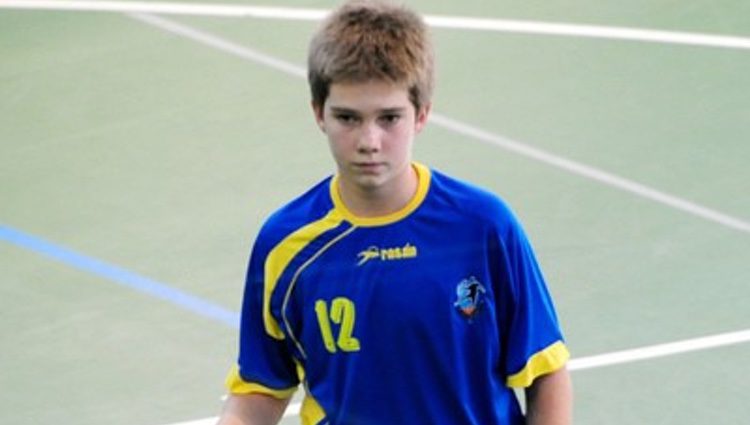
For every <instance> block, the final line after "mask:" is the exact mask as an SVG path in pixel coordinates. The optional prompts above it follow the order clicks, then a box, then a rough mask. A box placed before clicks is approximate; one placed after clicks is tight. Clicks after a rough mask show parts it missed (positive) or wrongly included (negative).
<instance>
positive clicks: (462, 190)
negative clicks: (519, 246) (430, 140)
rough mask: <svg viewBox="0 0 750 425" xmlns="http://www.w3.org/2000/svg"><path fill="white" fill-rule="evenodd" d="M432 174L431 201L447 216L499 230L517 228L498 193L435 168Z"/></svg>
mask: <svg viewBox="0 0 750 425" xmlns="http://www.w3.org/2000/svg"><path fill="white" fill-rule="evenodd" d="M431 172H432V180H431V187H430V191H431V195H432V200H433V202H434V203H435V206H436V207H437V208H440V209H441V210H442V211H443V212H444V213H448V214H458V215H460V216H462V217H463V218H464V219H465V220H469V221H473V222H476V223H477V224H484V225H486V226H489V227H494V228H498V229H506V230H507V228H508V227H515V226H517V224H518V222H517V219H516V216H515V214H514V213H513V211H512V209H511V208H510V206H509V205H508V204H507V203H506V201H505V200H504V199H502V198H501V197H500V196H498V195H497V194H495V193H492V192H490V191H489V190H487V189H485V188H483V187H480V186H477V185H475V184H473V183H469V182H466V181H464V180H461V179H458V178H455V177H452V176H449V175H447V174H444V173H442V172H440V171H437V170H435V169H432V170H431Z"/></svg>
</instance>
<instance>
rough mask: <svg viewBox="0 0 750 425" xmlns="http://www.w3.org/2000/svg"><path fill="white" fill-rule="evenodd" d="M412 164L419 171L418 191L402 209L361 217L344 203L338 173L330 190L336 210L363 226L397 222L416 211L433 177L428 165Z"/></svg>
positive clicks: (332, 180)
mask: <svg viewBox="0 0 750 425" xmlns="http://www.w3.org/2000/svg"><path fill="white" fill-rule="evenodd" d="M411 165H412V167H413V168H414V171H416V172H417V191H416V193H415V194H414V196H412V198H411V200H409V202H408V203H407V204H406V205H405V206H404V207H403V208H401V209H400V210H398V211H396V212H393V213H390V214H387V215H383V216H377V217H360V216H357V215H355V214H354V213H352V212H351V211H350V210H349V209H348V208H347V207H346V205H344V201H343V200H342V199H341V194H340V193H339V190H338V180H339V176H338V174H337V175H334V176H333V178H332V179H331V183H330V185H329V191H330V194H331V200H332V201H333V208H334V210H336V211H337V212H338V213H340V214H341V216H342V217H343V218H344V219H345V220H346V221H348V222H350V223H352V224H354V225H355V226H362V227H367V226H384V225H386V224H392V223H395V222H397V221H399V220H401V219H403V218H405V217H407V216H408V215H409V214H411V213H412V212H414V210H416V209H417V208H419V206H420V205H422V201H424V198H425V197H426V196H427V191H428V189H429V188H430V180H431V177H432V176H431V172H430V169H429V168H427V167H426V166H424V165H422V164H420V163H418V162H412V163H411Z"/></svg>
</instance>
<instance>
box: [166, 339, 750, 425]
mask: <svg viewBox="0 0 750 425" xmlns="http://www.w3.org/2000/svg"><path fill="white" fill-rule="evenodd" d="M744 342H750V329H747V330H743V331H738V332H728V333H723V334H718V335H711V336H706V337H701V338H694V339H687V340H683V341H677V342H670V343H666V344H657V345H651V346H648V347H641V348H635V349H632V350H623V351H615V352H612V353H606V354H600V355H595V356H588V357H581V358H573V359H571V360H570V361H568V370H570V371H577V370H585V369H595V368H600V367H606V366H613V365H618V364H623V363H633V362H638V361H643V360H649V359H655V358H659V357H667V356H673V355H675V354H682V353H688V352H693V351H700V350H707V349H710V348H717V347H724V346H729V345H735V344H740V343H744ZM299 409H300V405H299V403H293V404H290V405H289V407H288V408H287V410H286V412H285V413H284V416H286V417H289V416H296V415H298V414H299ZM217 420H218V418H217V417H210V418H205V419H199V420H196V421H190V422H180V423H175V424H170V425H213V424H215V423H216V421H217Z"/></svg>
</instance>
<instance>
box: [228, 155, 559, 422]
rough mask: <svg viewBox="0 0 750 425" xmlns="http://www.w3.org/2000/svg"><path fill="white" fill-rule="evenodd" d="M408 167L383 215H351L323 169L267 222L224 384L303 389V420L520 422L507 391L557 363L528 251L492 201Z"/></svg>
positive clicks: (551, 318)
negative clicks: (400, 194)
mask: <svg viewBox="0 0 750 425" xmlns="http://www.w3.org/2000/svg"><path fill="white" fill-rule="evenodd" d="M414 167H415V169H416V170H417V173H418V176H419V185H418V190H417V193H416V195H415V196H414V198H413V199H412V200H411V202H410V203H409V204H408V205H407V206H406V207H405V208H403V209H402V210H401V211H398V212H396V213H394V214H391V215H388V216H385V217H377V218H362V217H357V216H355V215H353V214H352V213H351V212H350V211H348V210H347V209H346V207H345V206H344V204H343V202H342V201H341V198H340V197H339V194H338V191H337V189H336V188H337V182H336V177H332V178H328V179H326V180H324V181H323V182H321V183H319V184H318V185H316V186H315V187H313V188H312V189H311V190H309V191H308V192H307V193H305V194H304V195H302V196H300V197H299V198H297V199H296V200H294V201H293V202H291V203H289V204H288V205H287V206H285V207H284V208H282V209H281V210H279V211H277V212H276V213H275V214H273V215H272V216H271V217H270V218H269V219H268V220H267V222H266V223H265V225H264V226H263V228H262V230H261V231H260V233H259V235H258V237H257V239H256V242H255V245H254V247H253V251H252V255H251V258H250V265H249V268H248V274H247V283H246V288H245V298H244V302H243V307H242V320H241V330H240V353H239V361H238V366H237V367H235V368H233V369H232V371H231V372H230V374H229V377H228V378H227V385H228V387H229V389H230V392H232V393H238V394H240V393H250V392H259V393H264V394H269V395H272V396H275V397H279V398H283V397H288V396H290V395H291V394H292V393H293V392H294V391H295V389H296V388H297V386H298V385H299V384H300V383H302V384H303V385H304V389H305V399H304V401H303V404H302V409H301V413H300V414H301V417H302V423H303V424H310V425H312V424H330V425H352V424H355V425H383V424H409V425H415V424H430V425H435V424H446V425H449V424H450V425H455V424H477V425H491V424H492V425H500V424H503V425H506V424H508V425H514V424H522V423H523V422H524V420H523V417H522V414H521V410H520V407H519V404H518V401H517V400H516V397H515V394H514V392H513V390H512V387H526V386H529V385H530V384H531V383H532V382H533V380H534V379H535V378H536V377H538V376H540V375H543V374H546V373H550V372H552V371H555V370H557V369H559V368H561V367H562V366H563V365H564V364H565V363H566V361H567V359H568V356H569V355H568V351H567V349H566V347H565V345H564V342H563V338H562V335H561V331H560V328H559V326H558V321H557V318H556V315H555V311H554V308H553V305H552V302H551V299H550V296H549V293H548V291H547V288H546V285H545V282H544V278H543V277H542V274H541V272H540V270H539V267H538V265H537V262H536V260H535V258H534V254H533V252H532V249H531V246H530V245H529V242H528V240H527V238H526V236H525V235H524V232H523V230H522V229H521V227H520V225H519V223H518V221H517V220H516V218H515V217H514V216H513V214H512V213H511V212H510V210H509V209H508V207H507V206H506V205H505V204H504V203H503V202H502V201H501V200H499V199H498V198H497V197H496V196H495V195H492V194H490V193H488V192H485V191H483V190H481V189H478V188H476V187H473V186H471V185H468V184H466V183H463V182H460V181H458V180H455V179H453V178H451V177H448V176H446V175H444V174H441V173H439V172H437V171H431V170H429V169H428V168H426V167H424V166H422V165H420V164H414Z"/></svg>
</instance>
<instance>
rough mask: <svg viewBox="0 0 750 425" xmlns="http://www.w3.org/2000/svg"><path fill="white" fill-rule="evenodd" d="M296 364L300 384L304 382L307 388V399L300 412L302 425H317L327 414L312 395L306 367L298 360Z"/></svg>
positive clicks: (304, 400) (304, 399) (305, 398)
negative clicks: (306, 379)
mask: <svg viewBox="0 0 750 425" xmlns="http://www.w3.org/2000/svg"><path fill="white" fill-rule="evenodd" d="M294 363H296V365H297V376H298V377H299V380H300V382H304V387H305V397H304V398H303V399H302V407H301V408H300V412H299V415H300V420H301V423H302V425H317V424H318V423H320V421H322V420H323V419H325V417H326V412H325V410H323V407H322V406H321V405H320V403H318V401H317V400H315V397H313V396H312V394H310V390H309V389H308V387H307V383H306V382H305V367H304V366H302V363H300V362H298V361H297V360H296V359H295V360H294Z"/></svg>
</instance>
